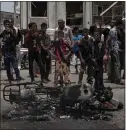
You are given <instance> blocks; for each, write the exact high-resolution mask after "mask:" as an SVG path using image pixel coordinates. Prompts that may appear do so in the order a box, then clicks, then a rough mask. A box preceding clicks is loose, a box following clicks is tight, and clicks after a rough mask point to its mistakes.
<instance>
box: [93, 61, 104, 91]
mask: <svg viewBox="0 0 126 130" xmlns="http://www.w3.org/2000/svg"><path fill="white" fill-rule="evenodd" d="M96 62H97V66H98V70H96V71H95V75H94V78H95V83H94V88H95V89H96V90H103V89H104V83H103V59H101V60H97V61H96Z"/></svg>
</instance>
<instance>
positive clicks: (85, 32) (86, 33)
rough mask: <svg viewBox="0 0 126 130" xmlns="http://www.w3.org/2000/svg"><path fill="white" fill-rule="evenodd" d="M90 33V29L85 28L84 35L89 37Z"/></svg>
mask: <svg viewBox="0 0 126 130" xmlns="http://www.w3.org/2000/svg"><path fill="white" fill-rule="evenodd" d="M88 34H89V30H88V29H87V28H84V29H83V36H84V37H88Z"/></svg>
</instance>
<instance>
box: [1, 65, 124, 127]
mask: <svg viewBox="0 0 126 130" xmlns="http://www.w3.org/2000/svg"><path fill="white" fill-rule="evenodd" d="M70 70H71V74H70V79H71V81H74V82H77V81H78V74H74V72H75V69H74V67H73V66H71V69H70ZM53 73H54V66H53V67H52V73H51V74H50V76H49V78H50V79H51V82H50V83H48V84H47V86H50V87H53V79H54V74H53ZM28 75H29V73H28V70H21V76H22V77H23V78H24V79H25V80H24V81H21V82H27V81H30V78H29V77H28ZM86 77H87V76H86V74H85V75H84V78H83V82H86ZM106 78H107V75H106V74H104V80H105V79H106ZM5 80H6V73H5V71H4V70H3V71H1V112H5V111H7V110H9V109H13V108H14V107H15V104H14V105H11V104H10V103H9V102H6V101H4V99H3V95H2V89H3V87H4V86H5V84H8V81H5ZM37 80H40V78H36V81H37ZM105 86H106V87H107V86H110V87H111V88H113V93H114V98H116V99H118V100H119V101H121V102H122V103H125V102H124V96H125V95H124V91H125V86H124V85H116V84H111V83H105ZM124 109H125V108H124ZM124 109H123V110H119V111H114V112H112V113H113V115H114V116H113V119H112V120H111V121H103V120H97V121H94V120H92V121H84V120H80V119H79V120H73V119H62V120H60V121H52V122H26V121H2V120H1V128H2V129H10V128H11V129H19V128H20V129H101V128H102V129H124V128H125V125H124V124H125V123H124V122H125V117H124V115H125V114H124Z"/></svg>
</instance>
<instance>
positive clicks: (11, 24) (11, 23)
mask: <svg viewBox="0 0 126 130" xmlns="http://www.w3.org/2000/svg"><path fill="white" fill-rule="evenodd" d="M9 21H10V27H13V26H14V20H13V19H9Z"/></svg>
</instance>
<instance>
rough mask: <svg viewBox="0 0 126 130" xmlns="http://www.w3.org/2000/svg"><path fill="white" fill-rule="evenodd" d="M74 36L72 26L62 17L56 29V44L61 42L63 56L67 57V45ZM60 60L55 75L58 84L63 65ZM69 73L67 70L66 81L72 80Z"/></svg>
mask: <svg viewBox="0 0 126 130" xmlns="http://www.w3.org/2000/svg"><path fill="white" fill-rule="evenodd" d="M72 37H73V36H72V30H71V28H70V27H68V26H66V25H65V22H64V20H62V19H60V20H58V27H57V28H56V30H55V34H54V41H55V43H56V44H59V45H58V46H60V49H61V50H62V52H63V53H62V54H63V57H65V55H67V54H68V51H67V47H68V46H71V45H72ZM57 54H58V53H57ZM63 57H62V58H63ZM60 59H61V57H59V60H60ZM59 60H56V71H55V76H54V77H55V79H54V80H55V83H56V85H57V80H58V70H59V69H60V68H59V66H61V62H59ZM68 62H70V59H68ZM68 62H67V64H64V65H65V66H64V68H66V70H68V69H69V65H70V63H68ZM68 75H69V74H68V71H67V72H66V73H65V81H67V82H70V80H69V76H68ZM61 78H63V77H62V76H61ZM62 80H63V79H62Z"/></svg>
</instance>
